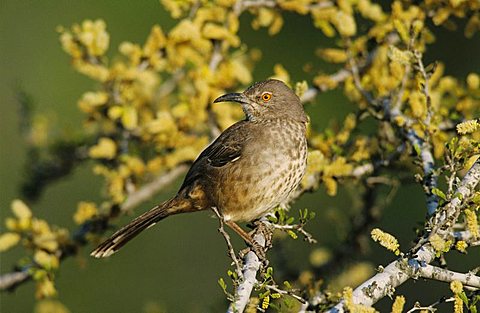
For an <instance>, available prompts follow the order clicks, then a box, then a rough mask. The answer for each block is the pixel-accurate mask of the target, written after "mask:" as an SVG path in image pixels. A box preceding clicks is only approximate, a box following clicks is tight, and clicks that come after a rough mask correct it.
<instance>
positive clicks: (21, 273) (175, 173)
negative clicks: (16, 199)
mask: <svg viewBox="0 0 480 313" xmlns="http://www.w3.org/2000/svg"><path fill="white" fill-rule="evenodd" d="M187 168H188V166H187V165H186V164H181V165H179V166H177V167H175V168H173V169H172V170H170V171H169V172H167V173H165V174H164V175H162V176H159V177H157V178H156V179H155V180H153V181H152V182H150V183H148V184H146V185H144V186H143V187H142V188H140V189H138V190H137V191H134V192H132V193H131V194H130V195H129V197H128V198H127V200H126V201H125V202H124V203H123V205H122V206H121V207H120V212H126V211H129V210H131V209H133V208H134V207H137V206H139V205H140V204H141V203H142V202H145V201H147V200H149V199H151V198H152V197H153V195H155V194H156V193H158V192H160V191H161V190H162V189H163V188H164V187H165V186H167V185H169V184H171V183H172V182H173V181H175V180H176V179H177V178H178V177H179V176H180V175H181V174H182V173H184V172H185V171H186V170H187ZM99 222H100V223H102V224H105V225H106V223H105V222H104V221H103V222H102V221H99ZM92 229H93V230H97V228H96V226H95V225H93V224H91V223H89V222H87V223H86V224H83V225H81V226H80V228H79V229H78V230H77V231H76V232H74V235H73V241H74V244H73V245H68V246H66V247H65V248H64V249H63V250H62V253H61V258H60V259H61V260H63V259H64V258H65V257H67V256H70V255H74V254H76V253H77V247H80V246H83V245H85V244H87V243H88V241H87V240H86V239H85V236H86V235H87V234H88V233H89V232H90V231H92ZM101 229H102V230H103V231H104V230H105V229H106V227H103V228H101ZM32 266H33V265H32V264H31V265H26V266H24V267H23V268H22V269H21V270H17V271H14V272H10V273H6V274H2V275H1V276H0V291H5V290H12V289H15V288H16V287H18V286H20V285H21V284H23V283H25V282H27V281H29V280H30V279H31V278H32V277H31V273H30V272H29V269H30V268H31V267H32Z"/></svg>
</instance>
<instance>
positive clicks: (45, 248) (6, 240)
mask: <svg viewBox="0 0 480 313" xmlns="http://www.w3.org/2000/svg"><path fill="white" fill-rule="evenodd" d="M11 210H12V213H13V215H14V217H9V218H7V219H6V228H7V230H8V232H6V233H3V234H2V235H0V252H3V251H6V250H8V249H10V248H12V247H14V246H16V245H18V244H19V243H22V245H23V246H24V247H26V248H28V249H31V250H33V261H34V263H35V267H34V268H32V273H33V278H34V280H35V281H36V282H37V287H36V293H35V294H36V296H37V298H44V297H49V296H52V295H55V294H56V290H55V287H54V285H53V281H52V280H51V277H50V275H49V274H48V273H50V272H51V271H52V270H55V269H57V268H58V266H59V263H60V260H59V256H60V253H61V252H60V251H61V246H62V245H64V244H66V243H67V242H68V240H69V239H68V238H69V237H68V232H67V230H66V229H62V228H52V227H50V225H49V224H48V223H47V222H46V221H45V220H42V219H38V218H35V217H34V216H33V214H32V211H31V210H30V208H29V207H28V206H27V205H26V204H25V203H24V202H23V201H21V200H18V199H17V200H14V201H13V202H12V205H11Z"/></svg>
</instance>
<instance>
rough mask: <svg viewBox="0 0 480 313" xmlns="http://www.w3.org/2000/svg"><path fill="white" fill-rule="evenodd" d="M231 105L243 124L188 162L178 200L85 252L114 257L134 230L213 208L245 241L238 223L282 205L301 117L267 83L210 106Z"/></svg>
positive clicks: (274, 83)
mask: <svg viewBox="0 0 480 313" xmlns="http://www.w3.org/2000/svg"><path fill="white" fill-rule="evenodd" d="M218 102H236V103H239V104H240V105H241V106H242V109H243V112H244V114H245V119H243V120H241V121H239V122H237V123H235V124H233V125H232V126H230V127H229V128H227V129H226V130H225V131H223V132H222V133H221V134H220V135H219V136H218V137H217V139H215V140H214V141H213V142H212V143H211V144H210V145H209V146H208V147H207V148H205V149H204V150H203V151H202V152H201V153H200V155H199V156H198V157H197V159H196V160H195V161H194V162H193V163H192V165H191V167H190V169H189V171H188V172H187V174H186V176H185V179H184V181H183V184H182V185H181V187H180V189H179V191H178V192H177V194H176V195H175V196H174V197H173V198H171V199H170V200H167V201H165V202H163V203H161V204H159V205H157V206H155V207H153V208H152V209H150V210H149V211H147V212H145V213H143V214H142V215H140V216H139V217H137V218H135V219H134V220H133V221H131V222H130V223H129V224H127V225H126V226H124V227H122V228H120V229H119V230H118V231H116V232H115V233H114V234H113V235H112V236H111V237H109V238H108V239H107V240H105V241H104V242H103V243H101V244H100V245H99V246H98V247H97V248H96V249H95V250H93V251H92V252H91V256H93V257H96V258H102V257H108V256H110V255H112V254H113V253H115V252H117V251H118V250H119V249H120V248H122V247H123V246H124V245H125V244H126V243H127V242H129V241H130V240H131V239H133V238H134V237H136V236H137V235H138V234H139V233H140V232H142V231H143V230H145V229H147V228H149V227H150V226H153V225H154V224H156V223H157V222H159V221H160V220H162V219H164V218H166V217H168V216H170V215H174V214H180V213H190V212H198V211H205V210H209V209H212V208H215V209H216V210H217V211H218V212H219V213H220V214H221V217H222V219H223V221H224V222H225V224H226V225H228V226H230V227H231V228H232V229H233V230H234V231H235V232H237V233H238V234H239V235H240V236H241V237H242V238H243V239H244V240H245V241H246V242H247V243H250V244H254V242H252V238H251V237H250V235H249V234H248V233H247V232H246V231H244V230H243V229H242V228H241V227H240V226H239V225H238V224H237V223H238V222H250V221H254V220H256V219H258V218H260V217H262V216H263V215H265V214H266V213H269V212H271V211H272V210H273V209H274V208H276V207H278V206H279V205H284V204H286V203H287V202H288V200H289V197H291V195H292V192H293V191H294V190H295V189H296V188H297V187H298V185H299V184H300V182H301V180H302V178H303V176H304V174H305V170H306V166H307V138H306V129H307V123H308V118H307V115H306V113H305V111H304V108H303V105H302V103H301V101H300V99H299V97H298V96H297V95H296V94H295V92H293V90H292V89H290V88H289V87H288V86H287V85H286V84H285V83H284V82H282V81H280V80H276V79H268V80H265V81H262V82H258V83H255V84H253V85H252V86H250V87H249V88H247V89H246V90H245V91H244V92H242V93H228V94H225V95H223V96H220V97H218V98H216V99H215V100H214V103H218Z"/></svg>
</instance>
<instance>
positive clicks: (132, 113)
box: [121, 105, 138, 130]
mask: <svg viewBox="0 0 480 313" xmlns="http://www.w3.org/2000/svg"><path fill="white" fill-rule="evenodd" d="M122 113H123V114H122V117H121V121H122V124H123V126H124V127H125V128H126V129H129V130H132V129H134V128H135V127H137V126H138V112H137V109H136V108H134V107H133V106H131V105H129V106H126V107H124V108H123V112H122Z"/></svg>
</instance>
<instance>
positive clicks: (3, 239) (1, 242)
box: [0, 233, 21, 252]
mask: <svg viewBox="0 0 480 313" xmlns="http://www.w3.org/2000/svg"><path fill="white" fill-rule="evenodd" d="M20 238H21V237H20V235H19V234H17V233H4V234H2V235H0V252H4V251H7V250H8V249H10V248H12V247H14V246H16V245H17V244H18V242H19V241H20Z"/></svg>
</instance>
